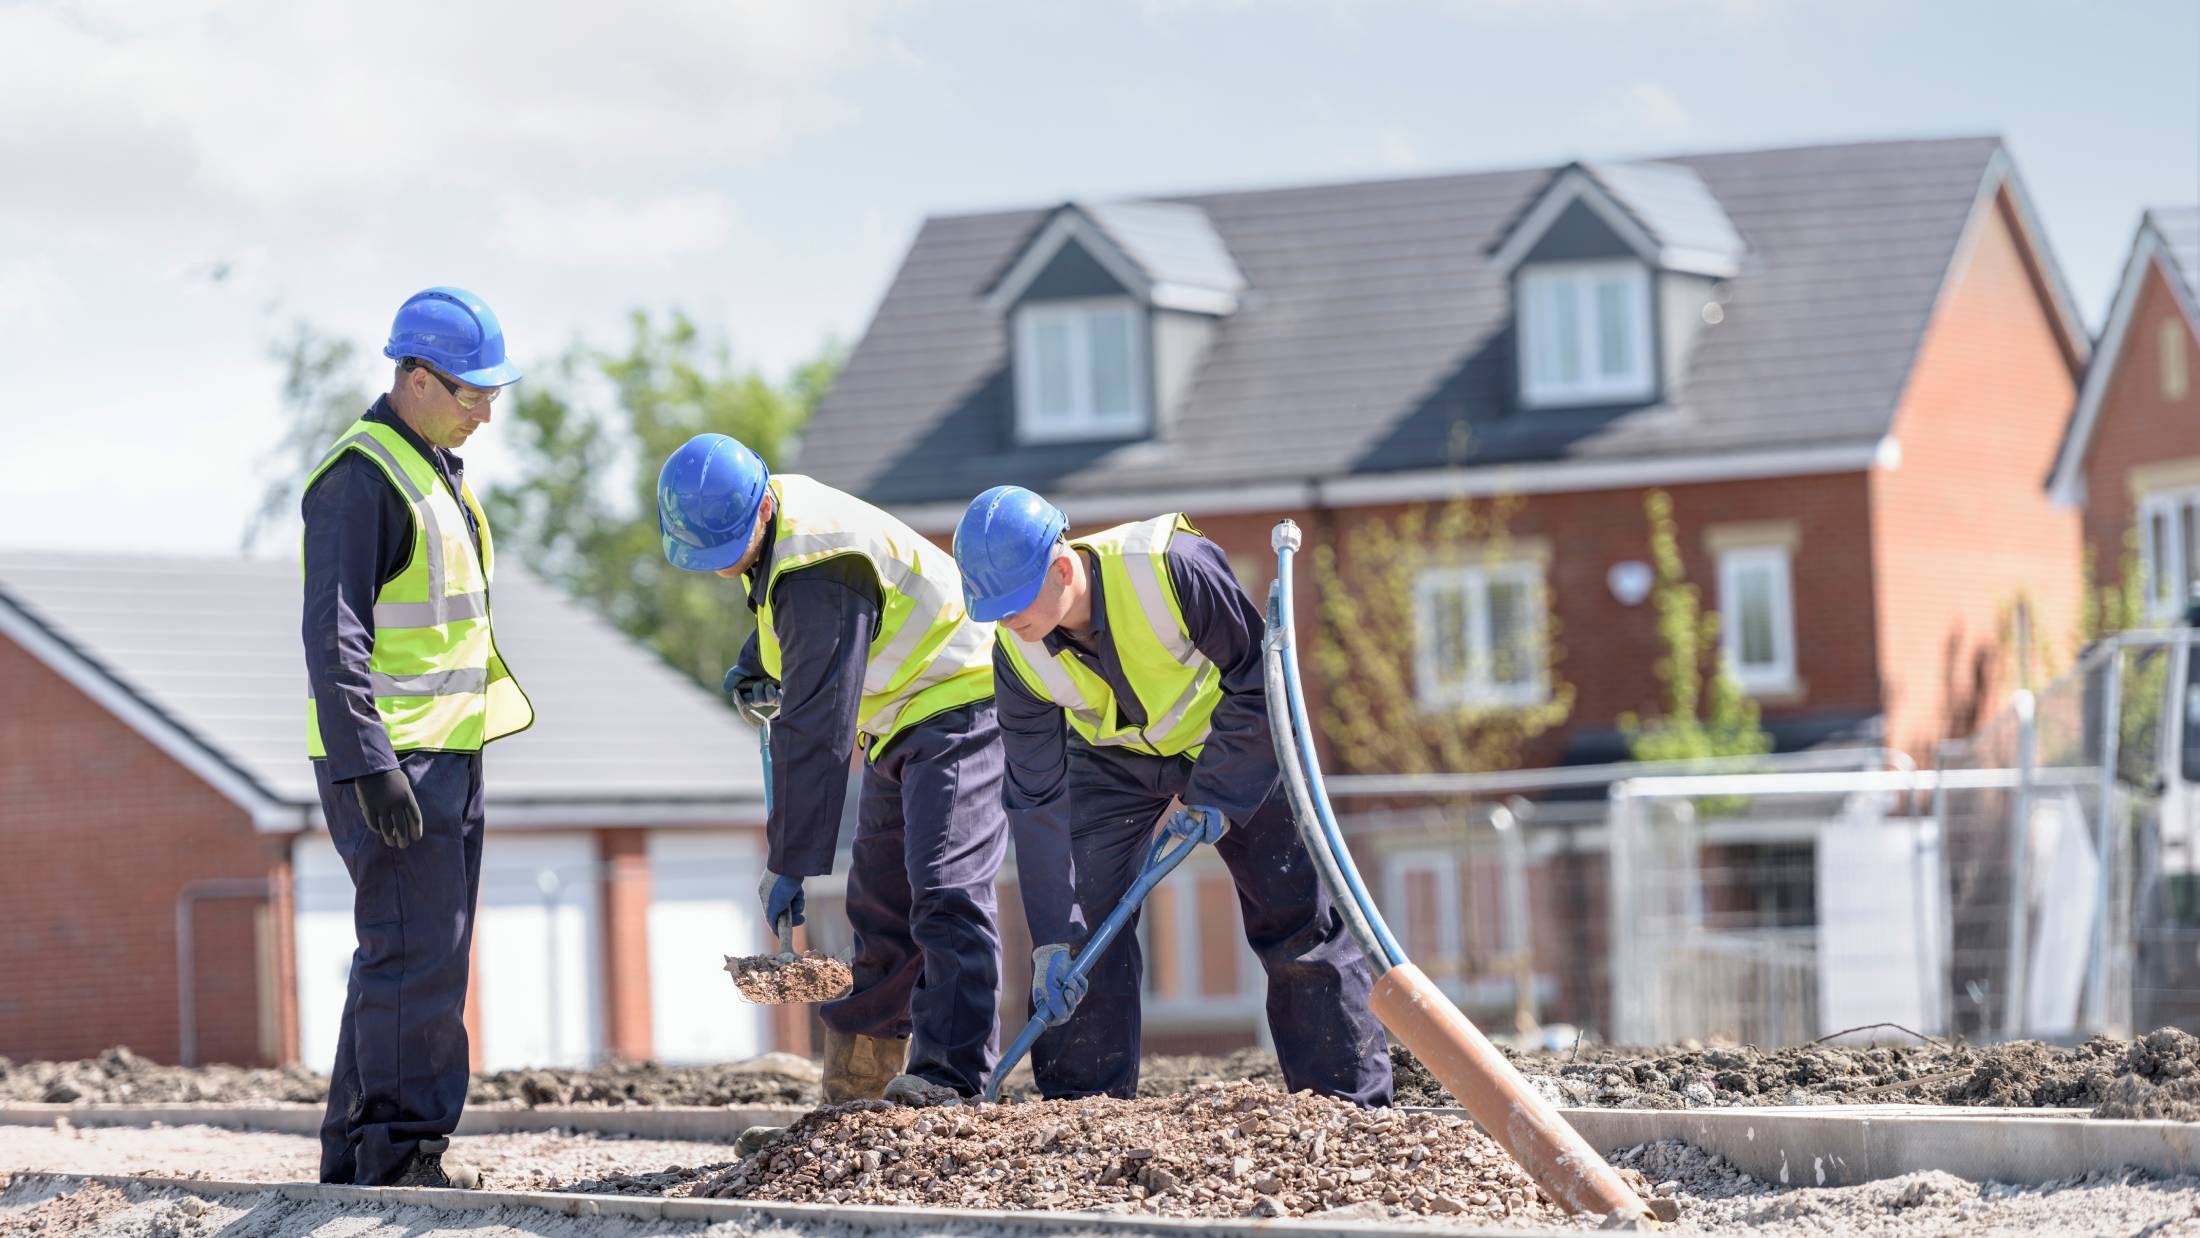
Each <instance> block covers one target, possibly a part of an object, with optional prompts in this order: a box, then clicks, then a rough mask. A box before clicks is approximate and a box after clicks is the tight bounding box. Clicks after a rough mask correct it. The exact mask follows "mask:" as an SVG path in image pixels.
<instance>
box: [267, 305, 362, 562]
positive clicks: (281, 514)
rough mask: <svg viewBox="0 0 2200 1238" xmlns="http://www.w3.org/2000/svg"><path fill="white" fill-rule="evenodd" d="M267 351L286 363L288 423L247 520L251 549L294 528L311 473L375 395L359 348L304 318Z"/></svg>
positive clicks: (284, 391) (284, 389) (285, 411)
mask: <svg viewBox="0 0 2200 1238" xmlns="http://www.w3.org/2000/svg"><path fill="white" fill-rule="evenodd" d="M267 354H268V357H269V358H270V359H271V360H273V361H275V362H276V364H278V365H280V366H282V367H283V385H282V407H283V424H284V427H285V428H284V430H283V434H282V437H281V438H279V439H277V440H276V442H275V445H274V446H273V447H272V448H270V449H269V450H268V452H267V453H266V455H265V456H264V457H263V458H262V459H261V463H260V471H261V473H262V475H263V476H264V478H265V484H264V486H263V488H262V490H261V495H260V505H259V506H258V507H257V508H255V509H254V510H253V513H252V516H251V518H250V519H249V520H248V521H247V522H246V523H245V528H244V536H243V547H244V549H245V550H247V551H250V550H253V549H255V548H257V547H259V546H260V545H261V544H263V542H264V541H265V539H266V538H267V537H268V535H269V534H271V533H273V532H274V531H275V530H276V529H278V528H287V527H289V525H290V523H291V517H293V516H294V515H295V514H296V513H297V511H298V500H299V499H300V498H301V497H302V496H303V494H304V490H305V480H306V474H308V473H310V472H312V471H313V466H314V465H316V464H319V463H320V462H321V453H323V452H325V451H327V450H328V449H329V444H331V443H334V442H335V441H336V436H337V435H339V434H341V433H343V431H344V427H346V426H348V425H350V424H351V423H352V422H353V421H356V420H357V419H358V417H359V414H361V413H363V412H365V411H367V405H368V404H369V403H371V402H372V401H373V399H374V397H373V396H372V395H370V394H369V393H368V390H367V387H366V385H365V384H363V383H362V382H360V379H359V374H358V367H359V349H358V348H357V347H356V346H355V345H353V343H352V342H351V341H350V340H346V339H338V338H336V337H335V336H332V335H323V334H322V333H321V332H320V331H319V330H317V329H315V327H314V326H313V324H311V323H309V322H306V321H305V320H303V319H300V320H298V321H296V322H293V323H292V324H291V328H290V333H289V334H288V335H286V336H284V337H283V338H281V339H278V340H275V341H274V342H272V343H270V344H269V345H268V349H267Z"/></svg>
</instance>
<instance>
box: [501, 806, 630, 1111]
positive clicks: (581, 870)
mask: <svg viewBox="0 0 2200 1238" xmlns="http://www.w3.org/2000/svg"><path fill="white" fill-rule="evenodd" d="M597 867H598V866H597V858H596V840H595V836H594V835H591V834H578V835H576V834H507V833H504V832H502V831H499V830H491V831H490V832H489V837H488V839H487V843H486V846H485V847H484V849H483V852H482V863H481V909H480V914H479V917H478V918H477V919H476V921H475V923H474V935H475V938H476V940H477V942H478V946H479V950H480V959H479V964H480V965H479V967H478V968H477V969H476V970H475V972H474V983H475V984H476V985H478V986H480V989H481V1040H482V1044H481V1057H482V1064H483V1065H484V1066H485V1067H487V1068H488V1069H490V1070H508V1069H513V1068H518V1067H527V1066H585V1065H588V1064H590V1063H593V1062H595V1061H596V1060H597V1059H598V1058H600V1057H601V1056H602V1054H603V1042H604V1026H603V1025H604V1017H603V949H602V943H603V926H602V920H601V917H600V914H599V910H598V906H597V897H596V895H597V890H598V889H599V884H600V883H599V874H598V871H597Z"/></svg>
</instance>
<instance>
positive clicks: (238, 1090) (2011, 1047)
mask: <svg viewBox="0 0 2200 1238" xmlns="http://www.w3.org/2000/svg"><path fill="white" fill-rule="evenodd" d="M1512 1056H1513V1061H1514V1063H1515V1064H1516V1065H1518V1066H1519V1068H1520V1069H1521V1071H1522V1072H1523V1073H1525V1074H1526V1075H1527V1076H1528V1077H1529V1078H1530V1079H1531V1080H1533V1081H1535V1082H1536V1084H1537V1086H1538V1087H1539V1088H1540V1089H1541V1090H1542V1091H1543V1093H1544V1094H1545V1095H1546V1096H1548V1097H1550V1099H1552V1100H1553V1101H1555V1102H1557V1103H1558V1104H1561V1105H1580V1106H1595V1107H1601V1108H1629V1109H1681V1108H1694V1107H1699V1106H1705V1105H1819V1104H1886V1103H1895V1102H1911V1103H1920V1104H1942V1105H1976V1106H1989V1107H2044V1108H2065V1109H2076V1110H2083V1111H2085V1112H2088V1113H2091V1114H2093V1115H2094V1116H2097V1117H2109V1118H2173V1119H2177V1120H2181V1121H2192V1120H2200V1038H2195V1037H2193V1036H2191V1035H2188V1034H2187V1033H2184V1032H2180V1031H2177V1030H2175V1029H2173V1028H2164V1029H2162V1030H2160V1031H2156V1032H2151V1033H2148V1034H2147V1035H2145V1036H2142V1037H2140V1038H2138V1039H2136V1040H2110V1039H2106V1038H2102V1037H2096V1038H2095V1039H2093V1040H2089V1041H2087V1042H2086V1043H2085V1044H2082V1045H2079V1046H2077V1047H2075V1048H2061V1047H2057V1046H2054V1045H2047V1044H2042V1043H2040V1042H2038V1041H2015V1042H2011V1043H2009V1044H2001V1045H1986V1046H1972V1045H1964V1044H1950V1043H1943V1042H1939V1041H1931V1042H1926V1041H1919V1040H1918V1039H1916V1038H1914V1037H1911V1036H1908V1035H1905V1034H1903V1033H1900V1032H1894V1031H1886V1032H1884V1033H1882V1035H1881V1038H1880V1039H1878V1040H1876V1041H1871V1042H1867V1043H1863V1044H1838V1045H1836V1044H1825V1045H1803V1046H1797V1047H1793V1048H1785V1049H1759V1048H1756V1047H1754V1046H1748V1045H1725V1046H1720V1045H1711V1046H1682V1047H1668V1048H1661V1049H1658V1050H1652V1051H1646V1050H1630V1049H1625V1048H1614V1047H1610V1046H1601V1045H1590V1044H1584V1045H1580V1046H1577V1047H1576V1048H1574V1049H1572V1050H1569V1051H1564V1052H1559V1053H1527V1054H1516V1055H1512ZM1392 1058H1393V1062H1394V1063H1395V1066H1396V1070H1397V1100H1398V1103H1399V1104H1402V1105H1449V1104H1451V1103H1453V1102H1452V1100H1451V1098H1450V1096H1449V1095H1448V1094H1447V1093H1446V1092H1445V1091H1444V1089H1443V1087H1442V1086H1441V1085H1439V1084H1438V1083H1437V1082H1436V1080H1435V1079H1434V1078H1433V1077H1431V1076H1430V1075H1429V1073H1428V1072H1427V1070H1426V1069H1424V1068H1423V1067H1422V1066H1421V1065H1420V1063H1419V1062H1417V1061H1415V1060H1414V1058H1413V1055H1412V1054H1411V1053H1408V1052H1406V1051H1404V1050H1403V1049H1399V1050H1394V1051H1393V1054H1392ZM1028 1078H1029V1076H1028V1074H1027V1073H1024V1072H1019V1073H1018V1074H1017V1075H1013V1076H1011V1077H1010V1080H1009V1089H1008V1090H1009V1091H1010V1092H1011V1093H1012V1094H1014V1093H1016V1092H1019V1091H1026V1090H1028ZM817 1079H818V1069H817V1066H816V1064H815V1063H813V1062H809V1061H806V1060H804V1059H801V1058H797V1057H793V1056H790V1055H788V1054H783V1053H775V1054H767V1055H765V1056H764V1057H761V1058H755V1059H752V1060H750V1061H746V1062H735V1063H729V1064H726V1065H714V1066H680V1067H671V1066H660V1065H657V1064H655V1063H648V1062H644V1063H637V1064H628V1065H610V1066H603V1067H599V1068H596V1069H593V1070H562V1069H558V1070H528V1071H503V1072H499V1073H497V1074H492V1075H483V1076H478V1077H476V1078H475V1080H474V1083H473V1088H472V1091H471V1093H470V1097H471V1100H472V1101H473V1102H474V1103H476V1104H517V1105H526V1106H541V1105H605V1106H620V1105H744V1104H814V1103H816V1102H817V1100H818V1099H819V1097H818V1088H817ZM1238 1081H1251V1082H1256V1083H1269V1084H1273V1085H1275V1086H1278V1087H1280V1086H1282V1081H1283V1078H1282V1073H1281V1072H1280V1071H1279V1070H1278V1069H1277V1066H1276V1060H1275V1056H1274V1055H1273V1054H1271V1053H1268V1052H1267V1051H1265V1050H1260V1049H1244V1050H1240V1051H1238V1052H1236V1053H1233V1054H1230V1055H1228V1056H1226V1057H1151V1058H1148V1059H1147V1060H1146V1063H1145V1065H1144V1068H1143V1072H1142V1075H1141V1078H1140V1083H1139V1095H1140V1096H1142V1097H1157V1096H1167V1095H1173V1094H1176V1093H1180V1092H1183V1091H1185V1090H1187V1089H1189V1088H1192V1087H1195V1086H1197V1085H1199V1084H1202V1083H1227V1082H1238ZM326 1087H327V1082H326V1080H324V1079H323V1078H322V1077H321V1076H319V1075H316V1074H314V1073H313V1072H311V1071H307V1070H302V1069H299V1068H296V1067H291V1068H285V1069H281V1070H245V1069H240V1068H237V1067H228V1066H210V1067H203V1068H199V1069H194V1070H185V1069H181V1068H178V1067H172V1066H161V1065H158V1064H155V1063H153V1062H149V1061H147V1060H146V1059H144V1058H142V1057H139V1056H138V1055H136V1054H134V1053H131V1052H130V1051H129V1050H128V1049H111V1050H109V1051H108V1052H106V1053H104V1054H102V1055H100V1056H99V1057H97V1058H93V1059H89V1060H87V1061H81V1062H23V1063H11V1062H9V1061H8V1060H7V1059H5V1058H0V1101H11V1100H22V1101H53V1102H61V1103H68V1102H78V1101H81V1102H107V1103H132V1102H137V1103H142V1102H150V1101H199V1102H208V1103H247V1104H249V1103H266V1102H269V1101H295V1102H305V1103H313V1104H317V1103H319V1102H320V1101H321V1100H322V1099H323V1098H324V1097H325V1096H326V1095H327V1092H326Z"/></svg>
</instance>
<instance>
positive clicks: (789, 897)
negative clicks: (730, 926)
mask: <svg viewBox="0 0 2200 1238" xmlns="http://www.w3.org/2000/svg"><path fill="white" fill-rule="evenodd" d="M756 896H757V898H759V899H761V900H762V901H763V904H764V923H765V924H766V925H767V926H768V927H770V929H771V932H772V936H774V937H777V936H778V935H779V933H780V927H779V926H780V922H781V921H786V922H787V927H788V928H790V929H791V928H793V927H794V926H795V925H797V924H801V923H803V917H802V878H800V877H782V876H780V875H779V874H777V873H775V872H772V871H770V870H769V869H766V870H765V872H764V880H763V881H762V882H760V883H758V885H757V887H756Z"/></svg>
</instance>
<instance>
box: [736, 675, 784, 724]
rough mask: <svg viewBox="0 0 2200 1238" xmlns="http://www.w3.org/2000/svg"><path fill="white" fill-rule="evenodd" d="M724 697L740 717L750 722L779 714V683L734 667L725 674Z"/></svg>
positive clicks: (767, 677)
mask: <svg viewBox="0 0 2200 1238" xmlns="http://www.w3.org/2000/svg"><path fill="white" fill-rule="evenodd" d="M725 688H726V695H727V696H729V697H731V698H732V699H733V704H734V707H735V708H736V709H739V710H740V711H741V716H742V717H744V718H747V719H749V720H751V721H755V720H756V719H758V718H760V717H764V716H768V715H770V714H774V713H777V712H779V681H778V680H776V679H773V678H772V677H771V676H769V675H763V674H758V673H756V672H754V671H751V670H749V669H748V668H747V667H742V666H736V667H734V668H733V669H732V670H730V671H727V672H726V684H725Z"/></svg>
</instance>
